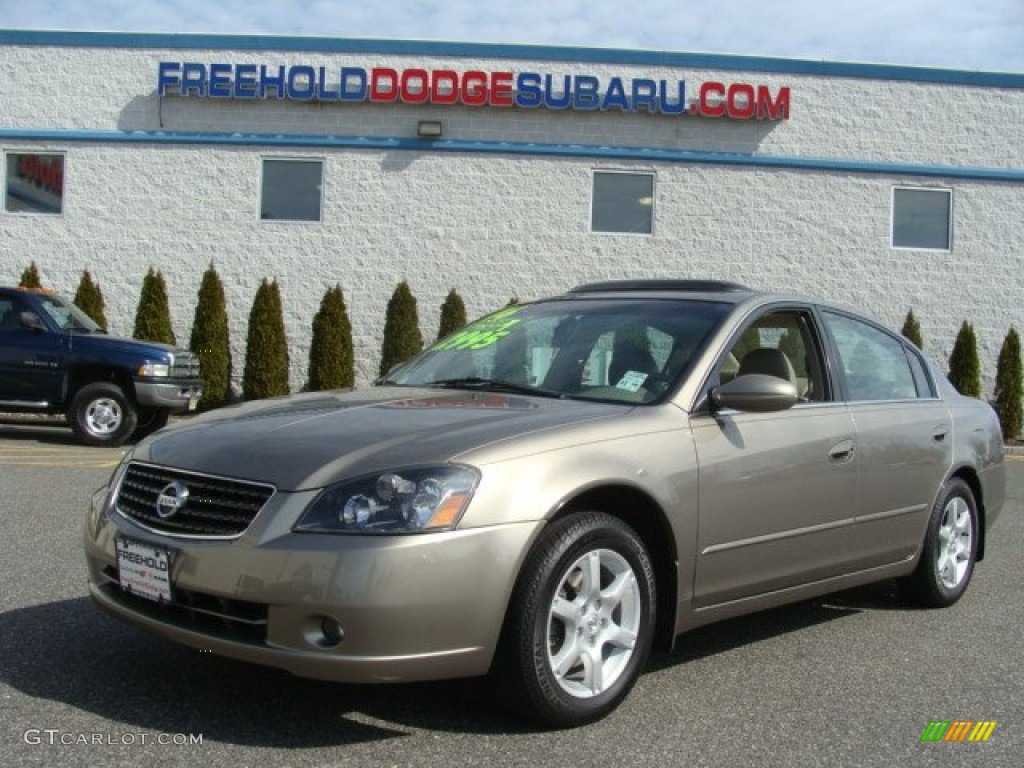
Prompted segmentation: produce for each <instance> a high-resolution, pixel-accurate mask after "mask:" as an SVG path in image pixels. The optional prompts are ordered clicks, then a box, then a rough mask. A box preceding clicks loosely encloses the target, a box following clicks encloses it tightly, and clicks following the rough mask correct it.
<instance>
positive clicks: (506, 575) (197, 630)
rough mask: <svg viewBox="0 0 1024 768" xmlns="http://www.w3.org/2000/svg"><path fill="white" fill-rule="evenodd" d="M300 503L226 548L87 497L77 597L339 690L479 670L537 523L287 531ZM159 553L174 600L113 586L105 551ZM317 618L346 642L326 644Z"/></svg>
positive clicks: (285, 505)
mask: <svg viewBox="0 0 1024 768" xmlns="http://www.w3.org/2000/svg"><path fill="white" fill-rule="evenodd" d="M311 497H312V494H283V493H279V494H277V495H276V496H275V497H274V499H272V500H271V502H269V503H268V505H267V508H265V509H264V510H263V511H262V512H261V514H260V515H259V516H258V517H257V519H256V520H255V521H254V522H253V524H252V526H251V527H250V529H249V530H247V531H246V532H245V533H244V534H243V535H242V536H241V537H239V538H237V539H232V540H220V541H211V540H200V539H183V538H172V537H168V536H162V535H156V534H154V533H152V532H150V531H148V530H146V529H144V528H142V527H140V526H138V525H136V524H135V523H134V522H133V521H131V520H128V519H126V518H124V517H122V516H121V515H120V514H119V513H118V512H116V511H112V512H109V514H108V512H106V511H105V510H104V509H103V504H104V498H103V493H102V492H98V493H97V494H96V496H95V497H94V498H93V503H92V508H91V509H90V512H89V516H88V520H87V523H86V530H85V554H86V563H87V567H88V575H89V590H90V593H91V595H92V597H93V599H94V600H95V601H96V602H97V603H98V604H99V605H100V607H102V608H103V609H104V610H106V611H107V612H108V613H110V614H112V615H114V616H116V617H118V618H120V619H123V620H125V621H128V622H129V623H131V624H134V625H135V626H138V627H140V628H142V629H144V630H148V631H150V632H154V633H156V634H158V635H161V636H163V637H166V638H168V639H170V640H174V641H176V642H179V643H182V644H184V645H187V646H191V647H193V648H196V649H198V650H201V651H207V652H209V651H212V652H213V653H217V654H220V655H223V656H228V657H231V658H235V659H239V660H243V661H250V662H255V663H258V664H263V665H267V666H273V667H279V668H282V669H286V670H288V671H290V672H292V673H294V674H296V675H299V676H302V677H311V678H317V679H323V680H334V681H338V682H351V683H366V682H398V681H412V680H433V679H446V678H455V677H470V676H476V675H482V674H485V673H486V672H487V670H488V668H489V667H490V664H491V660H492V657H493V654H494V649H495V646H496V644H497V640H498V635H499V633H500V630H501V625H502V622H503V621H504V617H505V609H506V605H507V602H508V598H509V595H510V593H511V591H512V588H513V586H514V581H515V576H516V574H517V572H518V569H519V565H520V559H521V557H522V554H523V553H525V552H526V551H527V550H528V548H529V544H530V542H531V540H532V538H533V537H534V536H535V534H536V531H537V528H538V526H539V525H540V523H537V522H530V523H518V524H511V525H500V526H494V527H487V528H473V529H468V530H461V531H450V532H442V533H431V534H419V535H402V536H366V535H354V536H343V535H330V534H296V533H293V532H292V531H291V524H292V522H293V521H294V520H295V519H297V515H298V514H301V510H302V509H304V508H305V506H306V504H307V503H308V502H309V500H310V498H311ZM117 537H127V538H130V539H132V540H135V541H138V542H145V543H148V544H152V545H155V546H158V547H161V548H165V549H167V550H168V551H169V553H170V576H171V582H172V601H171V603H170V604H166V603H163V604H161V603H157V602H154V601H152V600H149V599H147V598H144V597H141V596H137V595H134V594H131V593H128V592H126V591H125V590H123V589H122V588H121V586H120V585H119V582H118V570H117V555H116V546H115V540H116V538H117ZM325 619H328V620H331V621H333V622H336V624H337V626H339V627H340V628H341V630H342V631H343V633H344V639H343V640H342V641H341V642H340V643H337V644H334V645H332V644H330V643H329V642H328V638H326V637H325V634H324V632H323V622H324V620H325Z"/></svg>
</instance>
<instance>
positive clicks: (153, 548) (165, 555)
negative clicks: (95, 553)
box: [114, 536, 173, 603]
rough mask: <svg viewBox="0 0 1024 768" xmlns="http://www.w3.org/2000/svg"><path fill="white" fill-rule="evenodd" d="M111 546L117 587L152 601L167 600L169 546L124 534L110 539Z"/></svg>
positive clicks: (168, 593)
mask: <svg viewBox="0 0 1024 768" xmlns="http://www.w3.org/2000/svg"><path fill="white" fill-rule="evenodd" d="M114 547H115V549H116V552H117V582H118V584H120V585H121V589H123V590H125V591H127V592H130V593H131V594H133V595H138V596H139V597H144V598H146V599H147V600H152V601H153V602H154V603H170V602H171V599H172V590H171V562H172V555H173V553H172V552H171V550H169V549H167V548H166V547H160V546H157V545H155V544H147V543H146V542H144V541H138V540H136V539H130V538H128V537H126V536H118V537H117V538H116V539H114ZM140 560H141V562H140ZM161 566H162V567H161Z"/></svg>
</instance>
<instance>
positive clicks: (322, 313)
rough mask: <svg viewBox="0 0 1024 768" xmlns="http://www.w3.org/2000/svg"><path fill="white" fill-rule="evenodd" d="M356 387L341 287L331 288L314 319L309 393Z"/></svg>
mask: <svg viewBox="0 0 1024 768" xmlns="http://www.w3.org/2000/svg"><path fill="white" fill-rule="evenodd" d="M354 383H355V360H354V353H353V349H352V324H351V323H350V322H349V319H348V310H347V309H346V308H345V296H344V294H342V292H341V286H340V285H336V286H334V287H333V288H329V289H328V290H327V292H326V293H325V294H324V297H323V299H322V300H321V302H320V310H319V311H318V312H317V313H316V317H314V318H313V341H312V343H311V344H310V347H309V389H310V390H311V391H314V392H316V391H319V390H322V389H342V388H345V387H351V386H352V385H353V384H354Z"/></svg>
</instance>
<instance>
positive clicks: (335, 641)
mask: <svg viewBox="0 0 1024 768" xmlns="http://www.w3.org/2000/svg"><path fill="white" fill-rule="evenodd" d="M320 631H321V632H322V633H323V636H324V640H323V645H326V646H327V647H329V648H333V647H334V646H336V645H340V644H341V641H342V640H344V639H345V630H343V629H342V628H341V624H339V623H338V622H337V621H335V620H334V619H332V618H331V617H329V616H325V617H324V618H323V619H321V620H320Z"/></svg>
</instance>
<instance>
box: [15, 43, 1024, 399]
mask: <svg viewBox="0 0 1024 768" xmlns="http://www.w3.org/2000/svg"><path fill="white" fill-rule="evenodd" d="M0 149H2V156H3V157H2V163H3V179H4V185H5V187H4V204H3V208H2V210H0V283H4V284H7V283H10V282H13V281H17V279H18V277H19V276H20V274H21V272H22V270H24V268H25V267H26V266H28V264H29V263H30V262H31V261H35V262H36V263H37V265H38V266H39V269H40V272H41V274H42V276H43V279H44V282H45V283H46V284H47V285H49V286H52V287H53V288H55V289H57V290H58V291H60V292H62V293H67V294H69V295H70V294H72V293H73V292H74V290H75V288H76V286H77V284H78V281H79V278H80V276H81V274H82V271H83V270H86V269H87V270H89V271H90V272H91V274H92V275H93V277H94V278H95V279H96V280H97V281H98V282H99V284H100V286H101V288H102V290H103V293H104V296H105V299H106V306H107V316H108V319H109V321H110V326H111V330H112V331H113V332H118V333H125V334H127V333H130V332H131V329H132V322H133V318H134V313H135V308H136V305H137V303H138V299H139V294H140V289H141V285H142V280H143V277H144V275H145V274H146V272H147V270H148V269H149V268H150V267H155V268H157V269H159V270H161V271H162V273H163V275H164V277H165V279H166V282H167V286H168V293H169V297H170V301H171V313H172V319H173V323H174V329H175V332H176V335H177V337H178V340H179V341H181V342H187V340H188V337H189V333H190V328H191V323H192V319H193V313H194V311H195V303H196V294H197V291H198V287H199V282H200V279H201V276H202V273H203V271H204V270H205V269H206V268H207V267H208V266H209V264H210V263H211V262H212V263H213V264H214V265H215V266H216V267H217V269H218V272H219V273H220V275H221V278H222V279H223V282H224V284H225V290H226V293H227V298H228V312H229V319H230V324H231V337H232V351H233V357H234V369H235V371H236V372H240V371H241V370H242V367H243V366H242V361H243V358H244V349H245V338H246V326H247V322H248V315H249V310H250V308H251V306H252V301H253V298H254V296H255V293H256V289H257V288H258V286H259V284H260V282H261V280H262V279H264V278H273V279H275V280H276V281H277V282H278V284H279V286H280V288H281V294H282V300H283V305H284V309H285V321H286V331H287V334H288V339H289V347H290V354H291V380H292V387H293V389H295V390H298V389H300V388H301V387H302V386H303V384H304V381H305V377H306V366H307V361H308V351H309V343H310V337H311V325H312V320H313V316H314V314H315V313H316V311H317V309H318V307H319V304H320V300H321V298H322V297H323V294H324V292H325V291H326V289H327V288H329V287H332V286H333V285H335V284H340V285H341V287H342V289H343V291H344V295H345V299H346V303H347V306H348V312H349V316H350V318H351V321H352V325H353V336H354V341H355V344H356V360H357V379H358V380H359V382H360V383H365V382H367V381H369V380H371V379H372V378H374V377H375V375H376V373H377V367H378V362H379V350H380V342H381V336H382V329H383V325H384V314H385V307H386V305H387V302H388V300H389V298H390V297H391V294H392V292H393V291H394V289H395V287H396V285H397V284H398V283H399V282H400V281H402V280H406V281H407V282H408V283H409V286H410V288H411V289H412V291H413V294H414V295H415V296H416V298H417V301H418V308H419V318H420V325H421V328H422V331H423V336H424V338H425V340H426V341H427V342H428V343H429V342H430V341H432V340H433V338H434V336H435V333H436V328H437V325H438V319H439V314H440V306H441V304H442V302H443V301H444V299H445V296H446V295H447V294H448V292H449V290H451V289H452V288H455V289H456V290H458V292H459V293H460V295H461V296H462V297H463V299H464V300H465V302H466V305H467V308H468V311H469V314H470V315H471V316H472V315H478V314H482V313H484V312H486V311H490V310H492V309H496V308H498V307H500V306H502V305H504V304H506V303H507V302H508V301H509V300H510V299H512V298H517V299H519V300H528V299H531V298H535V297H540V296H545V295H550V294H552V293H558V292H561V291H563V290H566V289H568V288H570V287H572V286H574V285H576V284H578V283H582V282H589V281H595V280H604V279H615V278H627V277H628V278H653V277H702V278H703V277H706V278H716V279H725V280H733V281H738V282H741V283H745V284H747V285H750V286H751V287H754V288H758V289H765V290H782V291H797V292H800V293H808V294H812V295H821V296H824V297H827V298H829V299H832V300H837V301H840V302H844V303H847V304H849V305H852V306H855V307H857V308H860V309H862V310H865V311H867V312H869V313H871V314H873V315H875V316H876V317H878V318H879V319H881V320H882V321H884V322H885V323H887V324H889V325H890V326H894V327H897V328H898V327H899V326H900V325H901V324H902V322H903V318H904V316H905V315H906V313H907V311H908V310H911V309H912V310H913V311H914V314H915V315H916V316H917V318H918V319H919V320H920V322H921V326H922V331H923V335H924V340H925V341H924V345H925V351H926V352H927V353H929V355H930V356H931V357H933V359H936V361H938V362H940V363H941V364H945V360H946V359H947V358H948V355H949V352H950V350H951V348H952V345H953V341H954V338H955V336H956V333H957V330H958V329H959V327H960V325H961V323H962V322H963V321H965V320H967V321H970V322H971V323H972V324H973V325H974V328H975V331H976V333H977V336H978V341H979V350H980V352H981V356H982V367H983V370H984V373H985V381H986V387H987V389H988V391H989V394H991V388H992V381H993V378H994V373H995V362H996V358H997V355H998V351H999V347H1000V345H1001V343H1002V340H1003V338H1004V337H1005V335H1006V333H1007V331H1008V329H1009V328H1010V326H1011V324H1012V325H1015V326H1016V327H1017V328H1018V330H1022V329H1024V279H1022V277H1024V73H989V72H976V71H960V70H941V69H925V68H913V67H902V66H882V65H873V64H851V63H838V62H821V61H800V60H790V59H774V58H758V57H745V56H724V55H710V54H690V53H669V52H654V51H638V50H637V51H634V50H617V49H597V48H569V47H545V46H520V45H484V44H475V43H445V42H424V41H396V40H361V39H347V38H295V37H271V36H225V35H174V34H121V33H91V32H85V33H78V32H46V31H24V30H6V31H2V30H0ZM236 375H237V374H236Z"/></svg>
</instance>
